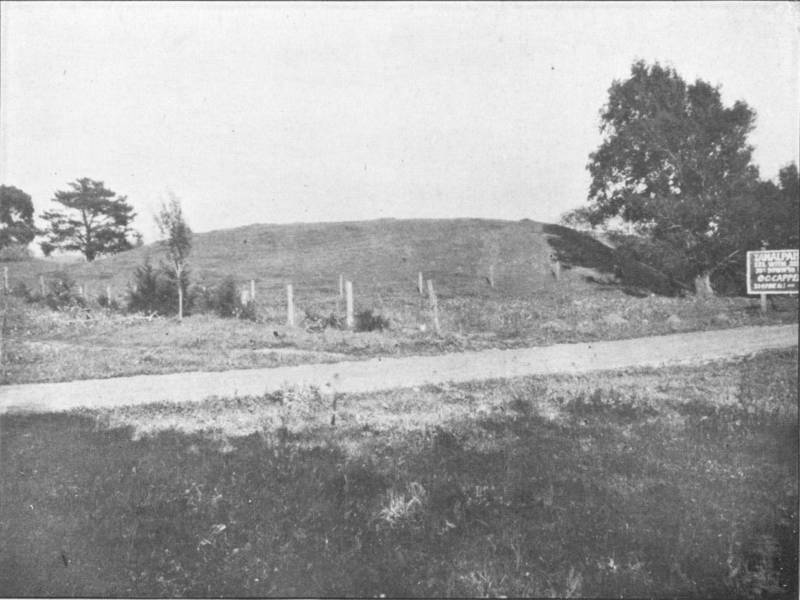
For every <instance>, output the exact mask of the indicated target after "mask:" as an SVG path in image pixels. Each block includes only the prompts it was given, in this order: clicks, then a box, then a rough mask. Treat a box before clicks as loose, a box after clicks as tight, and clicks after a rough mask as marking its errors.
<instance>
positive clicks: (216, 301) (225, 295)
mask: <svg viewBox="0 0 800 600" xmlns="http://www.w3.org/2000/svg"><path fill="white" fill-rule="evenodd" d="M199 306H200V309H201V310H202V311H204V312H213V313H215V314H216V315H218V316H220V317H222V318H226V319H230V318H234V319H245V320H248V321H255V320H257V316H258V315H257V311H256V304H255V302H253V301H252V300H251V301H249V302H244V303H243V302H242V295H241V292H240V291H239V286H238V285H237V284H236V280H235V279H234V278H233V277H226V278H225V279H224V280H223V281H222V283H220V284H219V285H218V286H216V287H215V288H205V289H204V290H203V291H202V292H201V294H200V298H199Z"/></svg>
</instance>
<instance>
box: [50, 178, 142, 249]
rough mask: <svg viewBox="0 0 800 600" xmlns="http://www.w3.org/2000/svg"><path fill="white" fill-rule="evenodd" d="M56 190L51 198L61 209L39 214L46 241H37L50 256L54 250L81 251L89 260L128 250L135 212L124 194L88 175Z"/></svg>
mask: <svg viewBox="0 0 800 600" xmlns="http://www.w3.org/2000/svg"><path fill="white" fill-rule="evenodd" d="M69 186H70V188H71V189H69V190H67V191H58V192H56V193H55V196H54V197H53V199H52V201H53V202H57V203H58V204H60V205H61V206H62V207H63V208H61V209H55V210H49V211H46V212H45V213H43V214H42V219H44V220H45V221H47V223H48V225H47V229H46V230H45V235H46V240H45V241H44V242H41V243H40V246H41V248H42V252H44V253H45V255H46V256H49V255H50V253H51V252H53V250H56V249H59V250H68V251H78V252H81V253H82V254H83V255H84V256H85V257H86V260H87V261H89V262H91V261H93V260H94V259H95V258H96V257H97V256H98V255H101V254H115V253H117V252H122V251H123V250H129V249H130V248H131V247H132V245H131V242H130V241H129V240H128V235H129V234H130V233H132V229H131V228H130V223H131V221H132V220H133V218H134V217H135V216H136V214H135V213H134V212H133V207H132V206H131V205H130V204H128V202H127V197H126V196H117V194H116V193H115V192H112V191H111V190H109V189H108V188H106V187H105V185H104V184H103V182H102V181H94V180H92V179H89V178H88V177H84V178H82V179H78V180H76V181H74V182H72V183H70V184H69Z"/></svg>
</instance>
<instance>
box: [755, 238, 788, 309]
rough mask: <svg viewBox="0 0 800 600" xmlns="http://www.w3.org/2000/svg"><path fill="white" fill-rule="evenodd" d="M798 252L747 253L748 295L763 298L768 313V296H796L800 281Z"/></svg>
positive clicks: (763, 250)
mask: <svg viewBox="0 0 800 600" xmlns="http://www.w3.org/2000/svg"><path fill="white" fill-rule="evenodd" d="M799 255H800V251H798V250H792V249H789V250H765V249H762V250H751V251H750V252H748V253H747V293H748V294H752V295H755V294H758V295H759V296H760V297H761V312H766V311H767V294H796V293H797V291H798V281H799V280H800V267H799V263H798V256H799Z"/></svg>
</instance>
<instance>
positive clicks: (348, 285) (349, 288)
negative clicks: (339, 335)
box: [344, 281, 355, 329]
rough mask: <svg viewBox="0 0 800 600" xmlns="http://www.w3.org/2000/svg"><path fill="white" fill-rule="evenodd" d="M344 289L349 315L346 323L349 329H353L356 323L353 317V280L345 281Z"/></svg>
mask: <svg viewBox="0 0 800 600" xmlns="http://www.w3.org/2000/svg"><path fill="white" fill-rule="evenodd" d="M344 289H345V296H346V299H345V304H346V306H347V316H346V317H345V319H346V320H345V323H346V325H347V328H348V329H352V328H353V325H354V324H355V319H354V318H353V282H352V281H345V282H344Z"/></svg>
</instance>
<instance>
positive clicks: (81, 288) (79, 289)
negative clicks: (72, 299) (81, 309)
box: [78, 285, 86, 298]
mask: <svg viewBox="0 0 800 600" xmlns="http://www.w3.org/2000/svg"><path fill="white" fill-rule="evenodd" d="M78 295H79V296H80V297H81V298H86V296H84V295H83V286H82V285H79V286H78Z"/></svg>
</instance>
